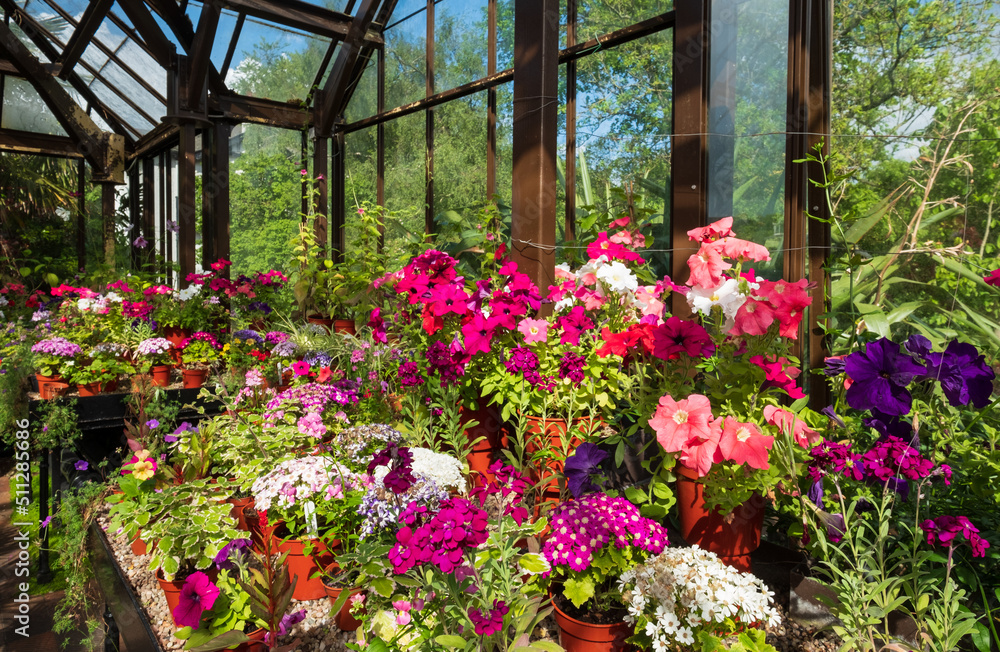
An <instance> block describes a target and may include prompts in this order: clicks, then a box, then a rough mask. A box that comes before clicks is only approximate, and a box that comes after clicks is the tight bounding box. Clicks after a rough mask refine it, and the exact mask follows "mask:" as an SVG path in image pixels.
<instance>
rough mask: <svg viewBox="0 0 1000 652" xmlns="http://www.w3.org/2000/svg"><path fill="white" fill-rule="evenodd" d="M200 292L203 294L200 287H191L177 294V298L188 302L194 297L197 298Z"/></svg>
mask: <svg viewBox="0 0 1000 652" xmlns="http://www.w3.org/2000/svg"><path fill="white" fill-rule="evenodd" d="M199 292H201V286H200V285H189V286H187V287H186V288H184V289H183V290H181V291H180V292H178V293H177V298H178V299H180V300H181V301H187V300H189V299H191V298H192V297H195V296H197V295H198V293H199Z"/></svg>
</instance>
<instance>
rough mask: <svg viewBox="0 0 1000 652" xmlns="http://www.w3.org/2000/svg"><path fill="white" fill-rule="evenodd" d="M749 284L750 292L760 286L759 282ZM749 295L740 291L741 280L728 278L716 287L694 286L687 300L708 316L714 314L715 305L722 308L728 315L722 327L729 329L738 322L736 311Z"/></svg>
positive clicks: (695, 309) (692, 306)
mask: <svg viewBox="0 0 1000 652" xmlns="http://www.w3.org/2000/svg"><path fill="white" fill-rule="evenodd" d="M747 286H748V288H749V291H750V292H752V291H753V290H757V289H759V288H760V284H759V283H747ZM747 296H748V295H746V294H743V293H741V292H740V281H739V280H737V279H735V278H727V279H723V281H722V283H720V284H719V285H718V287H714V288H703V287H699V286H697V285H696V286H694V287H693V288H691V290H690V291H689V292H688V295H687V300H688V305H689V306H691V309H692V310H694V311H695V312H700V313H701V314H703V315H706V316H707V315H711V314H712V308H713V307H715V306H719V307H720V308H722V314H723V315H725V316H726V323H725V324H724V325H723V327H722V328H723V330H725V331H728V330H729V329H731V328H732V327H733V324H735V323H736V313H737V312H738V311H739V309H740V307H741V306H742V305H743V304H744V303H746V300H747Z"/></svg>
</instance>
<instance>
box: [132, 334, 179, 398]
mask: <svg viewBox="0 0 1000 652" xmlns="http://www.w3.org/2000/svg"><path fill="white" fill-rule="evenodd" d="M172 348H173V345H172V344H171V343H170V342H169V341H168V340H167V339H166V338H163V337H150V338H148V339H145V340H143V341H142V342H139V345H138V346H137V347H136V349H135V355H136V363H137V364H138V366H139V371H140V373H149V374H151V375H152V378H153V385H155V386H157V387H166V386H167V385H169V384H170V368H171V367H170V365H171V364H172V362H173V360H172V359H171V357H170V351H171V349H172Z"/></svg>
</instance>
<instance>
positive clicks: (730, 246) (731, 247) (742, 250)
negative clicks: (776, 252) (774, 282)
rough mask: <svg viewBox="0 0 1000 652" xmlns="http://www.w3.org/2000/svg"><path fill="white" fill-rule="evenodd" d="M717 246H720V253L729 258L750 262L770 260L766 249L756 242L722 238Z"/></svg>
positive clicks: (769, 254)
mask: <svg viewBox="0 0 1000 652" xmlns="http://www.w3.org/2000/svg"><path fill="white" fill-rule="evenodd" d="M719 245H721V246H722V252H723V253H724V254H725V255H726V256H728V257H729V258H735V259H738V260H752V261H755V262H766V261H768V260H771V253H770V252H769V251H768V250H767V247H765V246H763V245H759V244H757V243H756V242H750V241H749V240H740V239H739V238H723V239H722V240H719Z"/></svg>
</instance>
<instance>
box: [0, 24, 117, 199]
mask: <svg viewBox="0 0 1000 652" xmlns="http://www.w3.org/2000/svg"><path fill="white" fill-rule="evenodd" d="M0 51H3V52H6V54H7V56H8V57H9V58H10V60H11V62H12V63H13V64H14V66H15V67H16V68H17V69H18V70H19V71H20V72H21V74H22V75H24V77H25V79H27V80H28V81H29V82H30V83H31V85H32V86H34V88H35V90H36V91H38V94H39V95H40V96H41V98H42V100H43V101H44V102H45V104H46V106H48V107H49V109H50V110H51V111H52V113H53V115H54V116H55V118H56V120H58V121H59V124H60V125H62V128H63V129H65V130H66V133H67V134H68V135H69V137H70V138H71V139H72V140H73V142H75V143H76V144H77V146H78V147H79V148H80V150H81V151H82V153H83V155H84V157H85V158H86V159H87V162H88V163H90V164H91V166H93V167H94V169H95V180H98V181H111V182H114V183H124V182H125V137H124V136H121V135H119V134H107V133H104V132H103V131H101V129H100V128H99V127H98V126H97V125H96V124H94V121H93V120H91V119H90V116H88V115H87V113H86V111H84V110H83V109H82V108H81V107H80V106H79V105H77V104H76V102H75V101H74V100H73V98H72V97H70V95H69V93H67V92H66V90H65V89H64V88H63V87H62V86H61V85H60V84H59V82H58V80H56V78H55V77H53V76H52V75H51V74H50V73H49V72H48V71H47V70H46V69H45V67H44V66H43V65H42V62H41V61H39V60H38V58H37V57H35V56H34V55H33V54H32V53H31V52H30V51H29V50H28V48H27V47H25V45H24V44H23V43H21V40H20V39H19V38H18V37H17V36H16V35H15V34H14V32H13V31H11V29H10V27H8V26H7V24H6V23H0Z"/></svg>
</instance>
